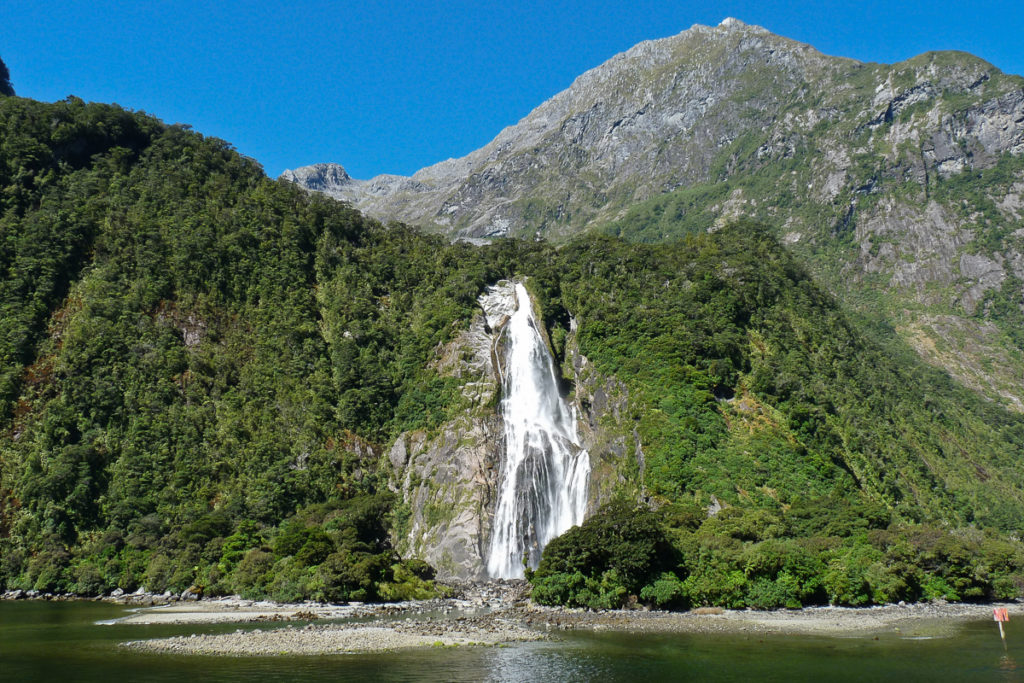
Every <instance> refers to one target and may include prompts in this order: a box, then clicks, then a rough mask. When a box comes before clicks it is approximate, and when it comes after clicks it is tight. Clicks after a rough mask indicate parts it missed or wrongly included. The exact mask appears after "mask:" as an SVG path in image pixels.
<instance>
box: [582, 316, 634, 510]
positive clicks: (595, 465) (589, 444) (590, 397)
mask: <svg viewBox="0 0 1024 683" xmlns="http://www.w3.org/2000/svg"><path fill="white" fill-rule="evenodd" d="M572 328H573V329H572V331H571V332H570V333H569V336H568V338H567V339H566V354H565V355H566V364H567V367H568V369H569V371H570V373H571V376H572V379H573V383H574V385H575V388H576V391H575V393H574V398H573V405H574V408H575V409H576V415H577V418H578V429H579V435H580V443H581V445H582V446H583V447H584V448H586V449H587V452H588V453H590V466H591V470H590V488H589V497H588V501H587V514H588V515H590V514H593V513H594V512H596V511H597V509H598V508H600V507H601V506H602V505H604V504H605V503H607V502H609V501H611V499H612V498H613V497H615V496H616V495H618V494H625V495H626V496H627V497H630V498H639V496H640V494H641V489H642V477H643V471H644V452H643V445H642V444H641V442H640V437H639V434H637V432H636V425H635V421H634V420H633V419H632V418H630V416H629V409H628V406H629V393H628V392H627V391H626V386H625V385H624V384H623V383H622V382H620V381H618V380H617V379H615V378H614V377H606V376H603V375H602V374H600V373H599V372H597V370H596V369H595V368H594V367H593V365H592V364H591V363H590V361H589V360H588V359H587V357H586V356H584V355H583V354H582V353H580V351H579V345H578V343H577V336H576V333H577V331H576V325H575V322H574V323H573V325H572Z"/></svg>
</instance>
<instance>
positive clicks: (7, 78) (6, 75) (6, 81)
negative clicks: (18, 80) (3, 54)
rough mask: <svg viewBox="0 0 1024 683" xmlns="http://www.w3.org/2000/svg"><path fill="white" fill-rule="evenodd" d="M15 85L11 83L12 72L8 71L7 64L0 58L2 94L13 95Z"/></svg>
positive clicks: (0, 92)
mask: <svg viewBox="0 0 1024 683" xmlns="http://www.w3.org/2000/svg"><path fill="white" fill-rule="evenodd" d="M13 94H14V87H13V86H12V85H11V74H10V72H9V71H7V65H6V64H4V60H2V59H0V95H13Z"/></svg>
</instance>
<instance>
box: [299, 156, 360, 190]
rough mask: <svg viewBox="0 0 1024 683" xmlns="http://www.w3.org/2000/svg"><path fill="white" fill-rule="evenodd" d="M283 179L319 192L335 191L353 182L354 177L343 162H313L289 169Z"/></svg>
mask: <svg viewBox="0 0 1024 683" xmlns="http://www.w3.org/2000/svg"><path fill="white" fill-rule="evenodd" d="M281 178H282V179H283V180H289V181H291V182H293V183H296V184H298V185H301V186H302V187H305V188H306V189H309V190H316V191H317V192H326V193H330V192H335V191H338V190H341V189H342V188H344V187H345V186H347V185H350V184H352V182H353V180H352V177H351V176H350V175H349V174H348V172H347V171H345V168H344V167H343V166H342V165H341V164H331V163H328V164H313V165H311V166H303V167H302V168H297V169H295V170H287V171H285V172H284V173H282V174H281Z"/></svg>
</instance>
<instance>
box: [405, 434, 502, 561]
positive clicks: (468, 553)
mask: <svg viewBox="0 0 1024 683" xmlns="http://www.w3.org/2000/svg"><path fill="white" fill-rule="evenodd" d="M501 434H502V425H501V418H500V417H498V416H496V415H492V416H489V417H469V416H467V417H465V418H463V419H459V420H457V421H455V422H452V423H449V424H446V425H445V426H444V427H443V428H442V429H441V431H440V433H439V434H438V435H436V436H434V437H433V438H429V439H428V438H427V437H426V435H425V434H423V433H421V432H417V433H409V434H403V435H402V437H400V438H399V439H398V441H397V442H396V443H395V446H394V447H393V448H392V452H391V455H392V456H394V457H392V458H391V463H392V465H394V464H395V463H396V461H397V460H400V457H399V456H397V455H396V453H398V452H403V451H404V452H405V453H407V454H408V455H407V457H408V463H407V464H406V465H404V466H403V467H401V468H400V471H401V491H402V495H403V498H404V500H405V504H406V505H408V509H409V521H408V526H407V529H406V531H405V535H404V537H403V538H402V539H400V540H399V543H398V547H399V552H400V553H401V554H402V555H403V556H408V557H419V558H422V559H424V560H426V561H427V562H429V563H430V564H431V565H433V566H434V567H436V568H437V570H438V576H439V577H440V578H442V579H452V578H454V579H482V578H486V577H485V572H484V564H485V562H486V548H487V545H486V541H487V539H488V538H489V534H490V519H491V510H492V508H493V500H494V489H495V485H496V481H495V480H496V478H497V467H498V462H499V457H500V453H499V450H500V445H501ZM397 471H399V470H398V469H396V472H397Z"/></svg>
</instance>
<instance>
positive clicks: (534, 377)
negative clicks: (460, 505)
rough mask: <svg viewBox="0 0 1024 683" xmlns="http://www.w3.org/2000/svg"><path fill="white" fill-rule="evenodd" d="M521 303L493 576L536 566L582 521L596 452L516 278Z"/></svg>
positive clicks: (507, 374) (518, 574) (506, 388)
mask: <svg viewBox="0 0 1024 683" xmlns="http://www.w3.org/2000/svg"><path fill="white" fill-rule="evenodd" d="M514 291H515V299H516V302H517V307H516V309H515V312H514V313H512V315H511V317H510V318H509V320H508V322H507V323H506V324H505V326H504V327H503V328H502V330H501V336H507V340H506V342H507V345H508V346H507V349H508V350H507V353H506V354H505V362H504V366H503V367H502V366H501V364H499V371H500V372H501V383H502V391H503V398H502V401H501V411H502V417H503V419H504V422H505V459H504V461H503V463H502V467H501V475H500V477H501V478H500V479H499V482H498V503H497V507H496V508H495V511H494V527H493V529H492V531H491V546H490V552H489V554H488V558H487V572H488V574H490V576H491V577H493V578H506V579H512V578H522V577H523V571H524V560H525V562H526V564H528V565H529V566H530V567H531V568H534V569H536V568H537V564H538V563H539V562H540V553H541V550H543V549H544V546H545V545H547V544H548V542H549V541H551V539H553V538H555V537H556V536H558V535H559V534H561V533H564V532H565V531H567V530H568V529H570V528H571V527H572V526H573V525H576V524H580V523H581V522H582V521H583V515H584V512H585V511H586V505H587V484H588V480H589V477H590V457H589V455H588V454H587V452H586V451H585V450H584V449H583V448H582V447H581V446H580V444H579V439H578V437H577V435H576V419H575V415H574V414H573V411H572V409H571V408H570V407H569V405H568V404H567V403H566V401H565V399H564V398H562V395H561V394H560V393H559V391H558V380H557V378H556V375H555V365H554V360H553V359H552V358H551V354H550V353H549V352H548V348H547V346H546V345H545V344H544V339H543V337H542V336H541V334H540V332H539V331H538V329H537V321H536V319H535V318H534V315H533V306H532V305H531V303H530V295H529V294H528V293H527V292H526V288H525V287H524V286H523V285H522V284H521V283H515V290H514Z"/></svg>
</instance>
